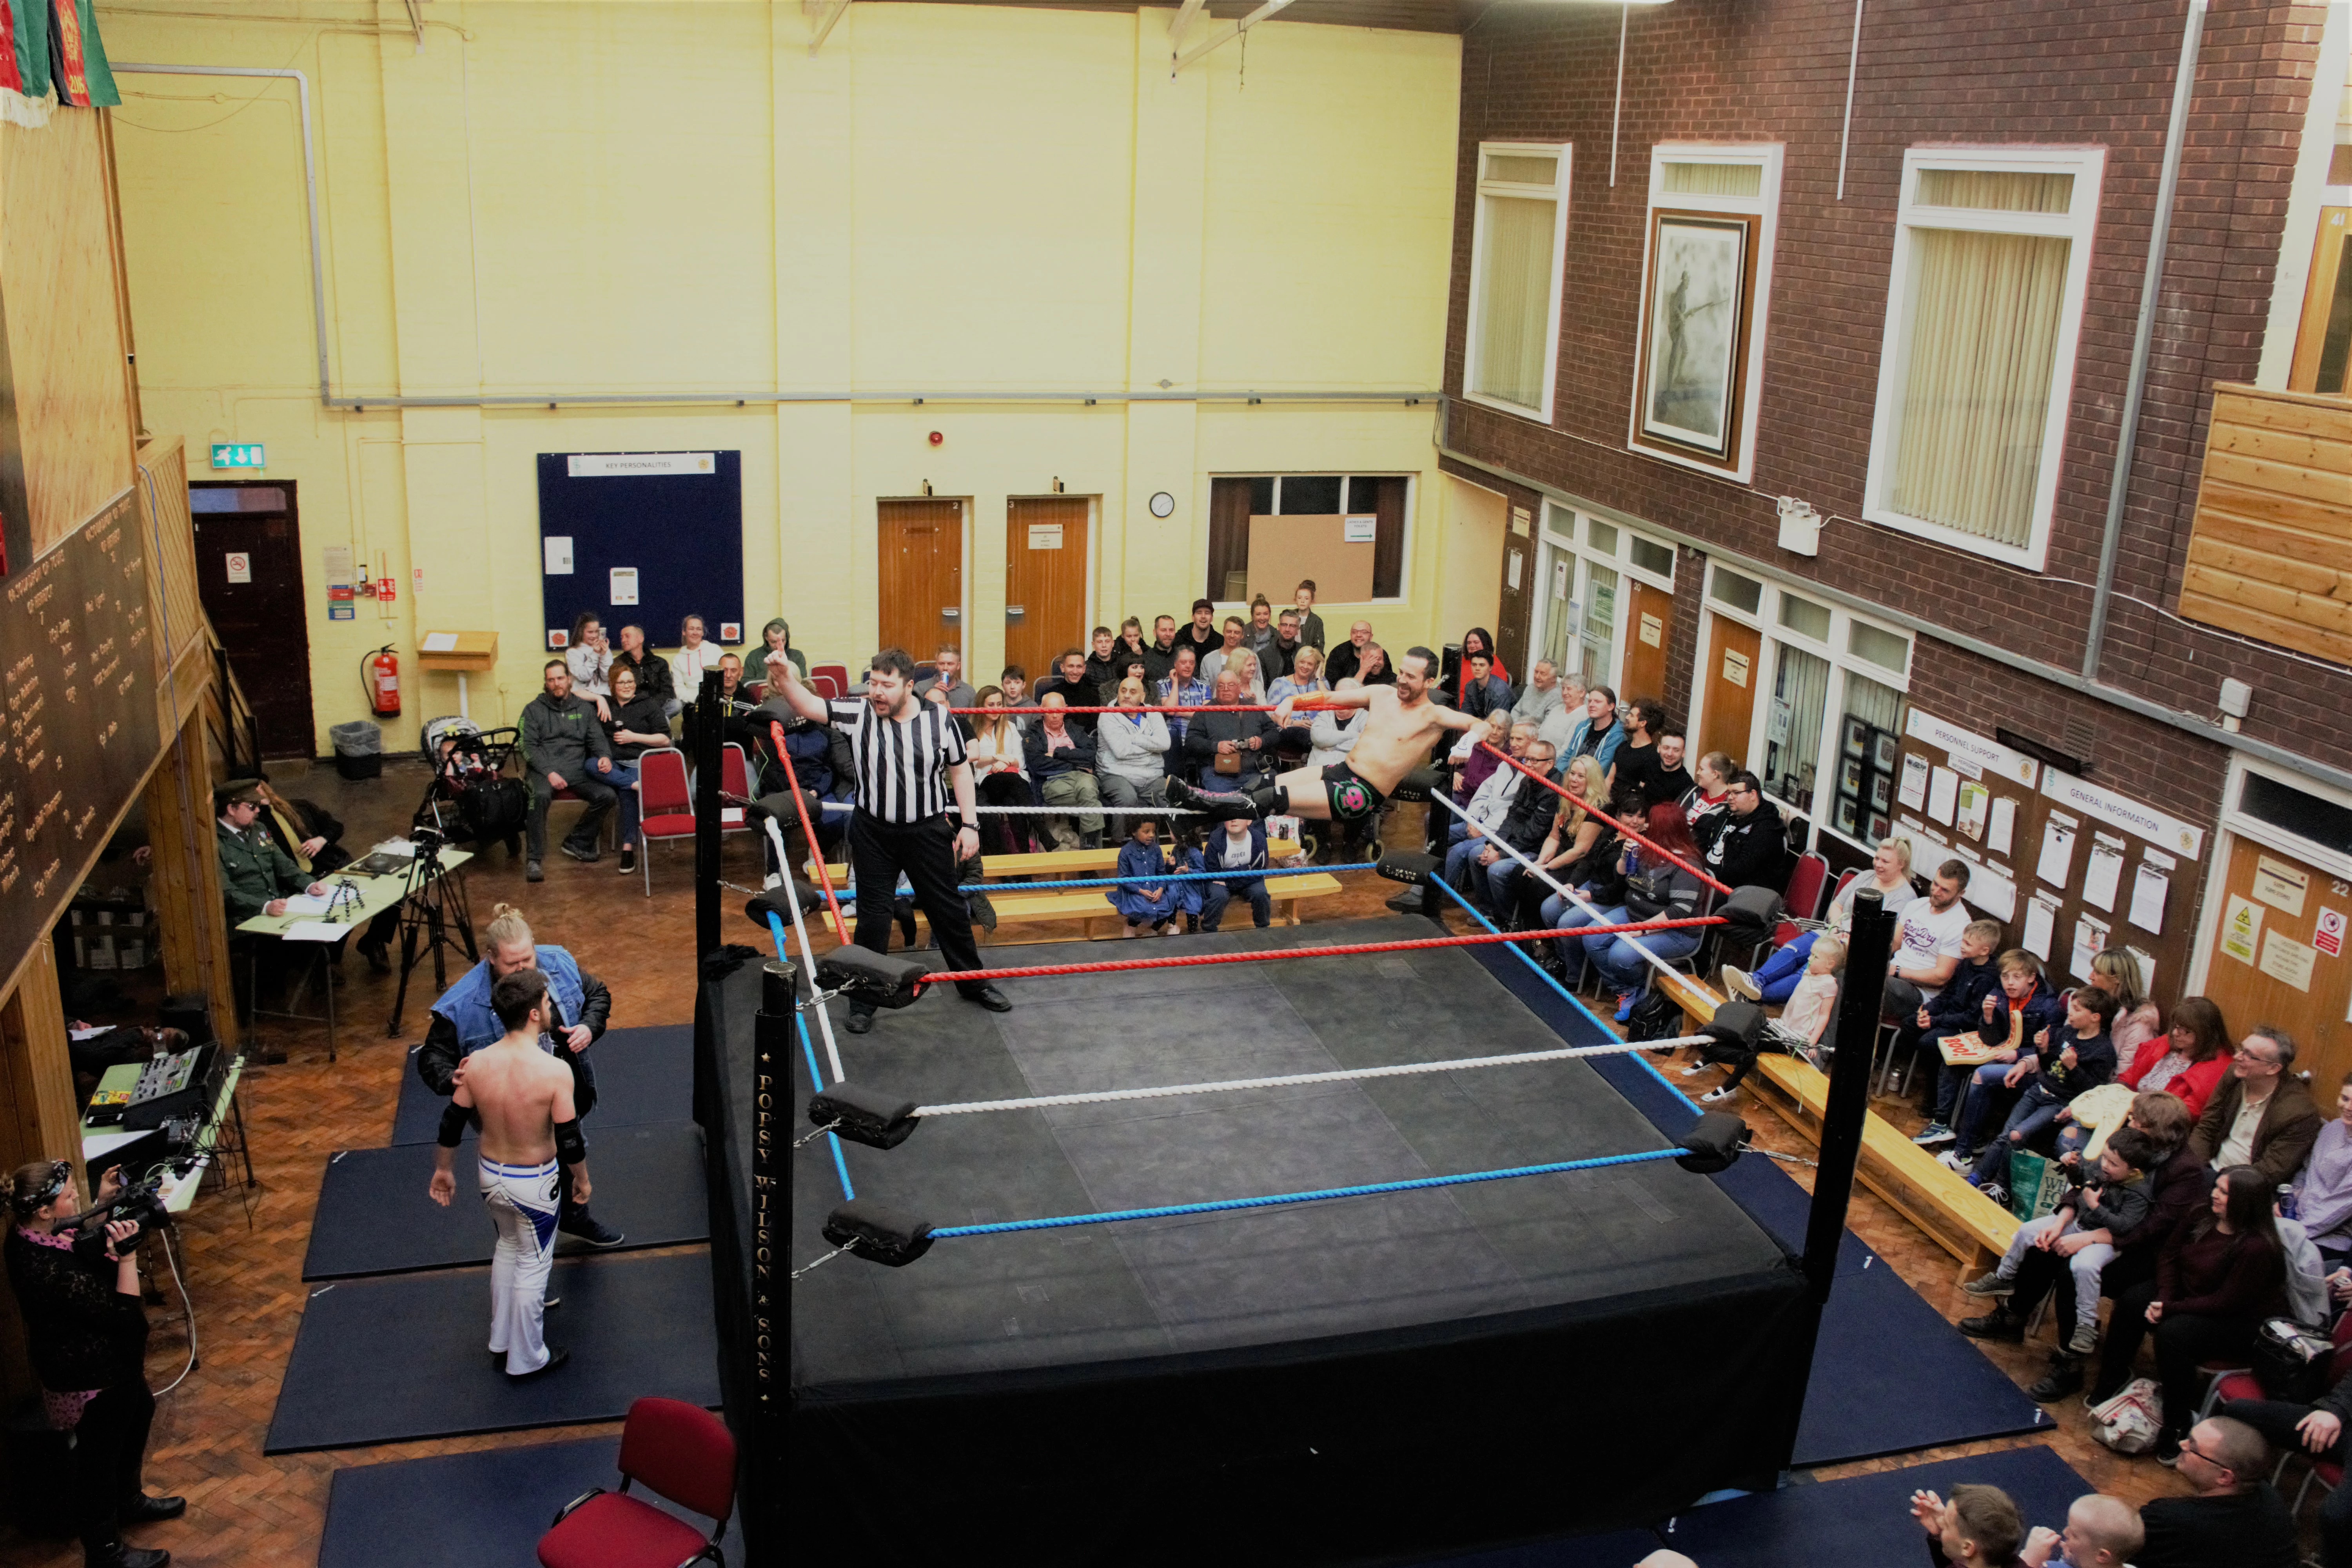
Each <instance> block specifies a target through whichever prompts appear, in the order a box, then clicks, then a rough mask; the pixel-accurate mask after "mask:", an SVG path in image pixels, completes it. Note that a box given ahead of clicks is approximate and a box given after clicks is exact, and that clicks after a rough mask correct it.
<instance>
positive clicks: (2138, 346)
mask: <svg viewBox="0 0 2352 1568" xmlns="http://www.w3.org/2000/svg"><path fill="white" fill-rule="evenodd" d="M2206 4H2207V0H2189V19H2188V21H2187V22H2185V23H2184V24H2183V25H2182V26H2181V30H2180V66H2179V69H2178V70H2177V71H2176V72H2175V74H2174V76H2173V79H2172V120H2171V122H2170V123H2169V124H2168V125H2167V126H2166V127H2165V132H2164V173H2163V174H2162V175H2161V176H2160V177H2159V178H2158V182H2157V186H2156V216H2155V217H2154V218H2153V219H2151V220H2150V222H2149V224H2148V231H2147V271H2146V273H2145V274H2144V275H2143V276H2142V277H2141V279H2140V285H2139V324H2138V326H2137V328H2136V329H2134V331H2133V333H2132V356H2131V370H2130V372H2129V373H2128V374H2126V377H2125V379H2124V407H2123V416H2122V419H2121V422H2120V423H2119V424H2118V425H2117V426H2116V471H2115V473H2114V474H2113V475H2112V476H2110V477H2109V479H2108V480H2107V521H2106V529H2105V532H2104V533H2102V534H2101V536H2100V538H2099V574H2098V576H2097V577H2096V578H2095V579H2094V586H2093V588H2092V592H2091V624H2090V627H2089V629H2088V630H2087V631H2086V632H2085V634H2084V638H2083V679H2085V680H2092V681H2095V680H2096V679H2098V678H2099V659H2100V657H2101V656H2102V655H2103V654H2105V651H2106V645H2107V612H2108V609H2109V607H2110V606H2111V605H2113V604H2114V603H2115V595H2116V555H2117V554H2118V553H2120V552H2121V550H2122V546H2123V537H2124V503H2125V501H2126V500H2127V499H2128V497H2129V492H2130V488H2131V466H2132V452H2133V450H2134V448H2135V447H2137V446H2138V444H2139V409H2140V401H2141V399H2142V398H2143V397H2144V396H2145V395H2147V360H2148V353H2149V350H2150V348H2151V346H2152V345H2153V344H2154V342H2155V341H2156V311H2157V306H2158V303H2159V302H2160V300H2161V299H2162V296H2163V293H2164V247H2165V243H2166V241H2168V239H2169V238H2170V237H2171V236H2172V204H2173V198H2174V196H2175V195H2178V194H2179V189H2180V153H2181V148H2182V145H2183V144H2184V143H2185V142H2187V141H2188V138H2189V95H2190V93H2191V92H2192V91H2193V90H2194V89H2195V88H2196V86H2197V46H2198V44H2199V42H2200V40H2201V39H2202V38H2203V37H2204V35H2205V7H2206Z"/></svg>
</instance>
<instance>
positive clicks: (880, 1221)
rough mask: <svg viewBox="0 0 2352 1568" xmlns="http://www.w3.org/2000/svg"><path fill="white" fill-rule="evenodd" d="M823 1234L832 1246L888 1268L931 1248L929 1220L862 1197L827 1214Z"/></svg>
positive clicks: (916, 1256) (913, 1258)
mask: <svg viewBox="0 0 2352 1568" xmlns="http://www.w3.org/2000/svg"><path fill="white" fill-rule="evenodd" d="M824 1238H825V1239H826V1240H827V1241H829V1242H831V1243H833V1244H834V1246H835V1247H847V1248H849V1250H850V1251H852V1252H854V1253H856V1255H857V1256H858V1257H860V1258H864V1259H866V1262H868V1263H879V1264H881V1265H883V1266H884V1267H885V1268H905V1267H907V1265H908V1264H909V1263H912V1262H913V1261H915V1259H917V1258H920V1257H921V1256H922V1255H923V1254H924V1253H926V1252H929V1250H930V1249H931V1226H930V1222H929V1221H928V1220H919V1219H917V1218H916V1217H915V1216H914V1215H910V1214H906V1213H904V1212H902V1211H900V1210H898V1209H894V1208H887V1207H885V1206H884V1205H881V1204H874V1203H867V1202H866V1200H865V1199H864V1198H853V1199H852V1200H850V1201H849V1202H848V1203H845V1204H844V1205H841V1206H840V1207H839V1208H837V1209H835V1210H834V1211H833V1212H832V1213H831V1214H829V1215H826V1216H825V1219H824Z"/></svg>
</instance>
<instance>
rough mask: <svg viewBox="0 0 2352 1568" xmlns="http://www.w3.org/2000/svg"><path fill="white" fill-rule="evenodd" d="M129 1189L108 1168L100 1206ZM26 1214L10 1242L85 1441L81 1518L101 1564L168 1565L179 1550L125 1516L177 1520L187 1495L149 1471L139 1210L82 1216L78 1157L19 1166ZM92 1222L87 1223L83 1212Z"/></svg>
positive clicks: (52, 1408) (78, 1498)
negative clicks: (133, 1535)
mask: <svg viewBox="0 0 2352 1568" xmlns="http://www.w3.org/2000/svg"><path fill="white" fill-rule="evenodd" d="M121 1190H122V1173H121V1171H120V1170H119V1169H115V1170H109V1171H108V1172H107V1173H105V1174H104V1175H103V1176H101V1177H100V1178H99V1183H98V1207H99V1208H100V1209H103V1208H105V1206H106V1205H108V1204H110V1203H111V1202H112V1201H113V1200H114V1198H115V1197H116V1195H117V1194H120V1193H121ZM7 1195H8V1206H9V1211H10V1215H11V1216H12V1217H13V1218H14V1220H15V1222H16V1223H15V1224H14V1225H13V1226H10V1228H9V1231H8V1237H7V1240H6V1241H5V1243H0V1253H5V1257H6V1258H7V1264H8V1283H9V1285H10V1286H11V1287H12V1288H13V1289H15V1290H16V1304H17V1307H18V1309H19V1310H21V1311H22V1312H23V1313H24V1316H25V1331H26V1341H27V1342H28V1349H29V1350H30V1352H31V1354H32V1361H33V1370H34V1372H35V1373H37V1375H38V1376H39V1378H40V1380H41V1400H42V1404H43V1405H45V1406H46V1408H47V1415H48V1419H49V1425H50V1426H53V1427H55V1428H57V1429H58V1430H59V1431H62V1432H65V1433H67V1434H68V1442H69V1443H70V1445H71V1447H72V1450H73V1456H72V1458H73V1472H72V1473H73V1503H74V1522H75V1525H76V1526H77V1527H78V1528H79V1531H81V1544H82V1552H83V1557H84V1561H85V1562H86V1563H89V1564H90V1565H91V1568H163V1564H165V1563H169V1562H171V1560H172V1554H171V1553H170V1552H156V1551H148V1550H143V1549H141V1548H136V1547H131V1546H128V1545H125V1544H124V1543H123V1540H122V1530H121V1527H122V1526H123V1525H124V1524H142V1523H145V1522H147V1521H152V1520H159V1519H177V1518H178V1517H180V1515H181V1514H183V1513H184V1512H186V1511H187V1506H188V1505H187V1503H186V1502H185V1501H184V1500H182V1499H179V1498H175V1497H150V1496H148V1495H147V1492H146V1489H145V1487H144V1486H143V1485H142V1483H141V1480H140V1468H141V1466H142V1464H143V1463H144V1462H145V1459H146V1455H147V1427H148V1424H149V1423H150V1422H151V1421H152V1420H153V1419H154V1415H155V1396H154V1395H153V1394H150V1393H149V1392H148V1390H147V1314H146V1310H145V1309H144V1308H143V1307H142V1305H141V1304H140V1300H139V1263H138V1256H137V1251H136V1246H137V1241H138V1236H139V1229H140V1224H139V1221H138V1220H136V1219H132V1218H127V1217H106V1218H104V1219H103V1220H100V1218H98V1217H97V1216H92V1217H90V1218H87V1219H82V1218H80V1216H81V1214H82V1206H81V1194H80V1193H79V1191H77V1190H76V1185H75V1182H74V1174H73V1167H72V1166H71V1165H69V1164H68V1163H66V1162H65V1161H63V1160H58V1161H54V1162H48V1161H43V1162H38V1163H34V1164H30V1165H24V1166H20V1167H18V1169H17V1171H16V1174H15V1176H14V1177H13V1178H11V1180H10V1182H9V1189H8V1194H7ZM78 1219H80V1223H79V1224H77V1223H76V1222H77V1220H78Z"/></svg>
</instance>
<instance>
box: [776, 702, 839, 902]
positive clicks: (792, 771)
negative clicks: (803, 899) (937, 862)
mask: <svg viewBox="0 0 2352 1568" xmlns="http://www.w3.org/2000/svg"><path fill="white" fill-rule="evenodd" d="M768 739H769V740H770V741H771V742H773V743H774V745H775V748H776V755H777V756H778V757H780V758H782V760H783V763H784V782H785V783H787V784H791V785H792V786H793V808H794V809H795V810H797V811H798V812H799V813H800V814H801V834H802V836H803V837H805V838H806V839H807V840H808V847H809V858H811V859H812V860H814V861H815V862H816V879H817V885H818V886H819V887H820V888H822V889H824V907H825V908H826V909H828V910H832V911H833V936H834V940H835V942H847V941H848V940H849V922H848V921H845V920H843V919H842V918H841V900H839V899H837V898H835V897H834V896H833V873H831V872H830V871H827V870H826V869H825V868H824V848H823V847H821V846H820V845H819V844H818V843H817V841H816V827H815V826H814V824H812V823H811V822H810V821H809V814H808V797H807V796H806V795H803V794H802V793H801V775H800V771H799V770H798V769H797V768H795V767H793V754H792V752H789V751H787V750H785V748H784V727H783V725H782V723H780V722H778V721H776V720H773V719H771V720H769V721H768ZM777 869H779V870H781V871H782V873H783V874H784V879H785V880H787V881H790V880H791V879H792V875H793V868H791V867H790V866H781V867H778V868H777Z"/></svg>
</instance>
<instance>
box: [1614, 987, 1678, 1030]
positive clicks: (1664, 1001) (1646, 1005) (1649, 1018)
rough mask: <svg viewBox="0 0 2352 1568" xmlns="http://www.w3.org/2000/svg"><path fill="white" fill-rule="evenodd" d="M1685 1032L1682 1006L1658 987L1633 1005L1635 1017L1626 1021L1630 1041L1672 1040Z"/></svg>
mask: <svg viewBox="0 0 2352 1568" xmlns="http://www.w3.org/2000/svg"><path fill="white" fill-rule="evenodd" d="M1684 1033H1685V1030H1684V1028H1683V1009H1682V1004H1681V1003H1679V1002H1676V1001H1675V999H1674V998H1673V997H1671V996H1669V995H1667V994H1665V993H1664V991H1661V990H1659V989H1658V988H1657V987H1656V986H1652V987H1651V988H1650V990H1649V992H1648V994H1645V995H1643V998H1642V999H1641V1000H1640V1001H1639V1002H1636V1003H1635V1004H1633V1016H1632V1017H1630V1018H1628V1019H1626V1020H1625V1037H1626V1038H1627V1039H1629V1040H1671V1039H1673V1038H1675V1037H1676V1036H1678V1035H1681V1034H1684Z"/></svg>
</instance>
